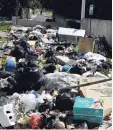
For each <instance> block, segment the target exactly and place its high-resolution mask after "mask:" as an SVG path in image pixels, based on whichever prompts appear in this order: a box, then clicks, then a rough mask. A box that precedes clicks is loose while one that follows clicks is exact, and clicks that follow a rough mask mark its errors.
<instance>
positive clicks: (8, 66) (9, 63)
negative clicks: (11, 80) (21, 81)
mask: <svg viewBox="0 0 113 130" xmlns="http://www.w3.org/2000/svg"><path fill="white" fill-rule="evenodd" d="M15 68H16V62H15V61H14V60H12V59H7V61H6V66H5V70H6V71H8V72H13V71H14V70H15Z"/></svg>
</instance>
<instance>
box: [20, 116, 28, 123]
mask: <svg viewBox="0 0 113 130" xmlns="http://www.w3.org/2000/svg"><path fill="white" fill-rule="evenodd" d="M28 121H29V117H28V116H27V115H25V116H23V117H21V118H20V119H19V120H18V123H19V124H22V125H24V124H28Z"/></svg>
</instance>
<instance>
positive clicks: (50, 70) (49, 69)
mask: <svg viewBox="0 0 113 130" xmlns="http://www.w3.org/2000/svg"><path fill="white" fill-rule="evenodd" d="M43 69H45V70H46V72H47V73H54V71H55V70H56V66H55V65H54V64H48V65H45V66H44V67H43Z"/></svg>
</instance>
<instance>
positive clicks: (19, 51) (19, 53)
mask: <svg viewBox="0 0 113 130" xmlns="http://www.w3.org/2000/svg"><path fill="white" fill-rule="evenodd" d="M10 55H12V56H13V57H16V60H17V61H18V60H19V59H20V58H24V57H25V51H24V49H23V48H22V47H21V46H19V45H16V46H15V48H14V49H13V50H12V51H11V53H10Z"/></svg>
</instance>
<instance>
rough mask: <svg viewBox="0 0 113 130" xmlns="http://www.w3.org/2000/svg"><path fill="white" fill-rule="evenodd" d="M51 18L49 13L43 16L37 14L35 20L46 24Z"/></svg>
mask: <svg viewBox="0 0 113 130" xmlns="http://www.w3.org/2000/svg"><path fill="white" fill-rule="evenodd" d="M49 17H50V16H49V15H48V14H47V13H45V12H43V13H42V15H40V14H37V15H36V17H35V18H34V20H36V21H41V22H44V21H46V19H47V18H49Z"/></svg>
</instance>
